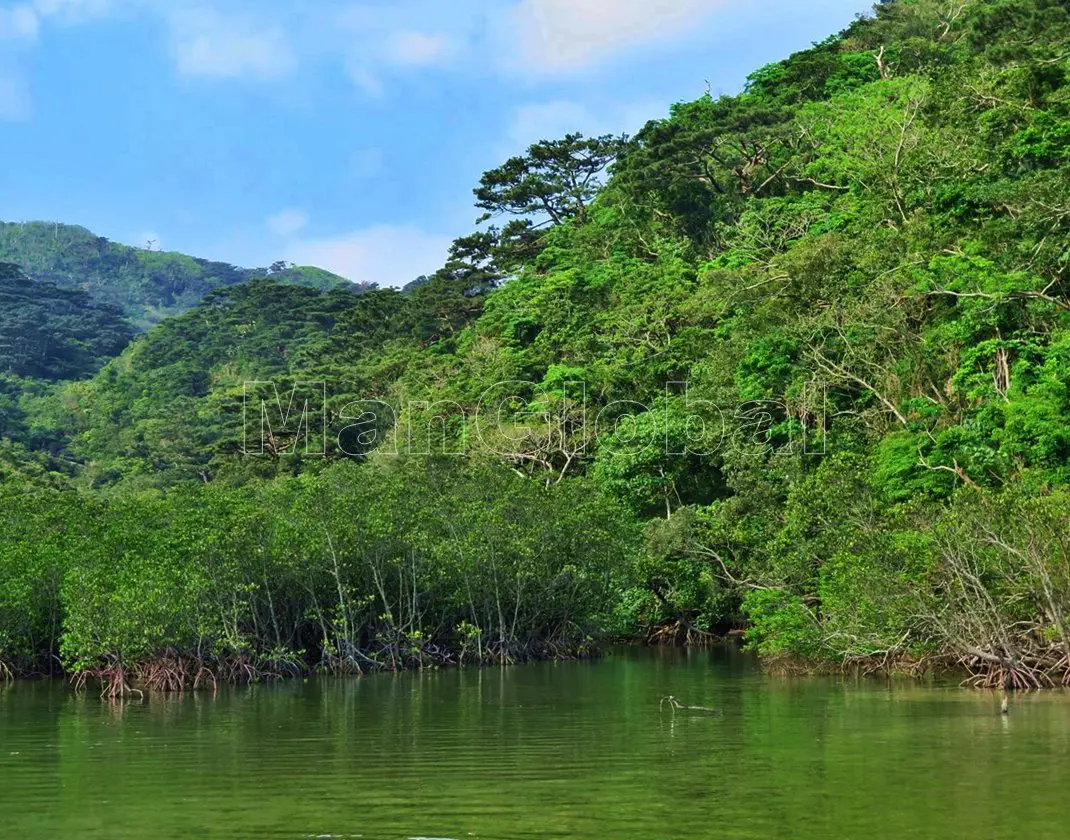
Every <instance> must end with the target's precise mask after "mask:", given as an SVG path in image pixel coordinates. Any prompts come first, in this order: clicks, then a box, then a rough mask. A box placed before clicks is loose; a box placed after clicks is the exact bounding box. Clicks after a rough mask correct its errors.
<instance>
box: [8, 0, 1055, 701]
mask: <svg viewBox="0 0 1070 840" xmlns="http://www.w3.org/2000/svg"><path fill="white" fill-rule="evenodd" d="M474 192H475V198H476V204H477V206H478V207H479V208H480V209H481V210H483V211H486V213H487V216H486V217H485V218H484V219H482V220H481V222H480V224H482V222H486V221H491V222H493V224H491V225H490V226H485V225H484V226H482V227H480V228H479V229H478V231H477V232H475V233H473V234H471V235H469V236H465V237H462V238H460V239H458V240H456V241H455V242H454V244H453V247H452V248H451V250H450V253H449V259H448V261H447V263H446V264H445V265H444V266H443V267H442V268H441V269H440V270H438V271H437V272H435V273H434V274H433V275H431V276H428V277H421V278H417V279H415V280H414V281H413V283H411V284H410V285H409V286H407V287H406V288H405V289H403V290H392V289H390V290H388V289H376V288H372V287H362V288H338V282H337V278H332V277H323V276H321V275H320V274H317V273H316V272H315V271H314V270H312V269H300V270H298V269H293V268H292V267H289V268H288V267H287V266H286V265H285V264H279V265H277V266H275V267H273V269H272V270H270V271H265V272H256V273H254V274H242V273H241V272H237V270H236V269H235V270H232V271H231V270H225V269H226V267H225V266H220V265H218V264H202V263H203V261H202V262H196V261H193V262H190V261H188V260H186V259H182V258H180V255H178V256H176V255H166V257H165V256H161V255H157V254H148V255H140V256H139V255H137V254H133V253H130V252H129V251H128V250H122V249H119V250H116V249H114V248H104V245H106V244H107V243H106V241H105V240H96V239H94V238H93V237H91V236H89V235H88V233H87V232H84V231H83V232H82V233H81V234H80V236H79V238H78V239H77V242H79V243H81V244H80V245H79V246H78V248H73V247H72V248H70V249H68V250H67V252H65V253H64V254H63V255H62V257H63V258H62V259H60V258H59V257H58V256H57V255H56V254H55V253H53V252H50V251H49V250H48V249H49V248H53V247H57V246H56V245H55V244H54V243H55V242H57V241H67V239H65V238H64V237H60V236H59V232H60V229H59V227H58V226H56V227H55V228H54V229H52V235H51V236H47V235H45V233H47V231H44V230H43V229H42V230H38V229H36V228H30V229H23V228H22V227H20V226H17V225H13V226H12V225H9V226H5V227H4V229H3V231H0V233H3V236H2V237H0V308H2V311H0V315H2V317H0V371H2V372H0V663H2V664H0V676H2V677H8V676H14V675H16V674H32V673H57V674H58V673H61V672H62V673H65V674H67V675H69V676H72V677H73V679H74V680H75V682H76V683H81V684H83V685H84V684H86V683H87V682H88V681H91V680H96V681H102V682H103V688H104V693H105V694H106V695H114V696H121V695H122V694H124V693H125V692H127V691H128V690H132V689H136V690H144V689H145V688H146V687H147V688H149V689H150V690H153V689H158V690H175V689H178V688H187V687H198V688H204V687H207V686H210V685H213V684H215V683H217V682H219V681H248V680H252V679H257V678H260V679H263V678H273V677H275V676H279V677H287V676H297V675H298V674H300V673H307V672H309V671H316V670H317V669H321V670H323V671H325V672H328V673H343V674H344V673H352V674H361V673H368V672H371V671H374V670H383V669H385V670H391V669H400V668H407V667H420V666H421V665H424V666H428V665H432V664H433V665H449V664H453V663H456V664H458V665H461V664H463V665H469V664H471V665H475V664H484V663H486V664H497V663H512V662H522V661H525V660H529V659H536V658H555V657H569V656H588V655H593V654H595V653H596V652H597V649H598V646H599V644H600V643H601V641H602V640H605V639H611V638H625V639H645V640H647V641H650V642H656V643H664V644H680V643H689V644H692V645H702V644H708V643H711V642H712V641H713V640H714V639H715V638H720V637H724V636H727V635H729V634H730V633H735V634H737V635H738V634H740V633H742V635H743V642H744V644H745V646H746V647H747V648H748V649H749V650H752V651H755V652H756V653H757V655H758V656H760V657H761V658H762V659H763V660H764V661H765V662H766V663H768V665H769V667H772V668H776V669H781V670H785V671H789V672H790V671H795V670H799V669H809V670H818V671H821V670H824V671H831V672H837V671H839V672H842V671H843V670H844V669H847V670H849V671H852V672H855V671H857V672H859V673H863V674H864V673H878V672H894V673H906V674H919V673H922V672H926V671H928V672H932V671H943V670H947V671H958V672H960V673H962V674H963V676H964V679H965V682H966V683H967V684H969V685H976V686H978V687H986V688H991V687H1000V688H1003V689H1004V690H1011V689H1017V690H1027V689H1028V690H1032V689H1038V688H1048V687H1054V686H1066V685H1070V250H1068V248H1067V243H1068V242H1070V8H1068V7H1067V4H1066V3H1065V2H1063V0H985V2H981V1H980V0H952V2H948V0H888V2H881V3H878V4H877V5H876V7H875V8H874V10H873V13H872V14H870V15H867V16H864V17H861V18H859V19H857V20H855V21H854V22H853V23H851V24H850V26H848V27H847V28H846V29H845V30H844V31H843V32H841V33H840V34H838V35H835V36H833V37H830V38H829V39H827V40H825V41H822V42H820V43H818V44H814V45H813V46H812V47H811V48H810V49H807V50H804V51H802V52H799V53H796V54H795V55H792V56H790V57H788V58H786V59H785V60H783V61H781V62H777V63H775V64H771V65H769V66H767V67H763V68H760V69H758V70H757V71H756V72H755V73H753V74H752V75H751V76H750V78H749V80H748V83H747V85H746V87H745V89H744V90H743V91H742V92H741V93H740V94H739V95H737V96H731V97H728V96H726V97H720V98H714V97H712V96H710V95H706V96H703V97H701V98H699V99H697V100H695V101H691V102H682V103H678V104H676V105H673V106H672V108H671V109H670V112H669V114H668V116H666V117H665V118H662V119H655V120H652V121H651V122H650V123H648V124H647V125H646V126H645V127H644V128H643V129H642V130H641V131H640V132H639V133H638V134H637V135H636V136H635V137H633V138H619V137H597V138H585V137H583V136H581V135H578V134H570V135H568V136H566V137H564V138H561V139H558V140H546V141H543V142H540V143H537V144H535V145H533V146H532V147H531V148H530V149H528V150H527V152H526V153H524V154H522V155H520V156H518V157H516V158H513V159H511V160H509V161H507V162H506V163H505V164H503V165H502V166H500V167H498V168H496V169H494V170H491V171H489V172H487V173H485V174H484V176H483V178H482V180H481V182H480V184H479V185H478V187H477V188H476V189H475V191H474ZM35 231H36V232H35ZM31 234H32V235H31ZM65 236H66V234H65ZM68 239H69V237H68ZM94 243H95V244H94ZM101 243H104V245H102V244H101ZM101 248H104V251H101V250H100V249H101ZM5 249H6V250H5ZM94 249H96V250H94ZM101 254H104V255H105V256H107V255H108V254H110V255H111V256H110V257H109V259H108V260H103V258H102V256H101ZM8 262H11V263H13V262H20V263H21V267H20V266H15V265H8V264H5V263H8ZM108 266H122V267H123V271H122V274H121V276H116V277H112V276H111V274H109V273H108V271H105V269H107V267H108ZM164 268H166V271H164ZM34 272H37V273H38V274H37V275H34ZM102 272H103V273H102ZM183 272H186V274H183ZM190 272H192V273H190ZM236 272H237V273H236ZM81 274H85V275H86V277H88V278H90V279H91V280H92V282H89V280H86V281H85V282H80V281H79V277H80V275H81ZM105 275H107V276H105ZM184 277H185V280H184V279H183V278H184ZM246 279H247V280H248V282H240V281H243V280H246ZM52 281H55V283H53V284H52V285H47V286H46V285H43V284H44V283H46V282H49V283H52ZM61 281H62V283H66V284H68V286H70V288H66V287H64V288H61V287H60V285H57V284H59V283H60V282H61ZM113 281H114V282H113ZM116 284H118V287H117V286H116ZM82 286H86V289H84V290H83V289H82V288H81V287H82ZM139 289H142V290H143V289H149V290H150V291H151V295H149V296H148V297H147V298H145V299H144V300H142V299H141V298H142V297H145V294H147V292H146V293H145V294H142V293H141V292H139ZM101 290H104V291H106V292H107V294H106V295H105V294H103V292H102V291H101ZM94 293H97V294H98V297H97V298H94V297H93V295H94ZM42 295H44V297H43V298H42V297H41V296H42ZM139 295H140V297H139ZM41 300H45V302H46V303H47V305H46V306H43V307H42V305H41ZM164 315H167V316H169V317H164ZM157 316H159V317H157ZM124 317H125V318H127V319H128V320H129V319H130V318H134V320H135V322H133V323H127V322H124V321H123V318H124ZM156 321H159V323H156ZM150 323H153V324H155V326H152V328H151V329H149V330H148V331H146V332H143V333H141V334H138V335H137V336H136V337H134V338H133V339H132V340H131V336H133V335H134V333H135V332H136V330H135V327H138V328H143V327H145V326H147V325H148V324H150ZM42 324H44V325H45V327H46V329H45V328H43V327H42ZM43 329H44V333H43V332H42V330H43ZM94 337H95V338H94ZM122 348H125V349H122ZM249 383H254V384H255V385H257V386H263V387H262V389H261V391H258V392H257V398H258V399H259V398H262V399H263V402H262V403H260V404H259V407H258V406H256V405H254V406H253V408H254V411H253V415H252V416H253V417H254V419H253V420H252V421H250V420H249V419H248V416H247V414H246V409H248V407H249V405H248V402H247V401H248V388H247V385H248V384H249ZM308 383H328V384H329V386H330V387H328V388H321V389H319V393H320V394H321V395H323V399H322V400H321V402H323V405H322V406H319V405H318V404H315V405H316V406H318V407H317V409H316V410H317V411H318V410H320V409H322V416H320V415H319V414H317V415H316V416H313V413H314V412H312V410H311V409H309V410H306V411H304V412H302V411H300V410H297V409H295V408H294V407H295V406H297V407H300V406H301V405H302V404H305V407H306V409H307V408H308V406H309V405H310V404H311V403H308V402H306V401H307V400H311V397H310V396H309V395H308V393H307V388H308ZM502 383H506V384H507V385H508V386H509V388H508V389H506V391H504V392H501V394H500V397H498V398H496V400H495V402H496V405H495V411H496V418H495V419H496V421H497V422H495V423H494V424H493V428H492V429H488V430H485V431H486V435H485V436H484V437H483V439H482V441H481V442H482V443H483V444H485V445H484V446H481V447H475V446H473V445H472V443H473V435H474V434H475V433H476V432H475V431H474V427H473V425H472V423H471V422H470V421H471V420H472V419H473V418H474V417H478V414H479V407H480V406H481V405H485V404H486V402H487V398H486V395H487V394H488V393H490V392H493V389H495V388H496V387H498V386H500V385H501V384H502ZM667 385H669V386H670V387H668V388H667V387H666V386H667ZM302 389H305V390H302ZM271 393H273V394H274V395H275V396H274V397H273V398H271V397H269V396H268V395H269V394H271ZM494 393H498V392H494ZM280 395H281V396H280ZM287 395H289V396H288V397H287ZM287 398H288V399H289V402H288V403H287ZM272 399H274V404H273V403H272ZM287 405H288V406H289V408H287ZM392 406H393V407H403V408H397V409H396V411H395V409H393V408H391V407H392ZM717 407H723V408H725V409H726V410H725V411H721V410H720V409H719V408H717ZM729 408H730V410H728V409H729ZM276 409H277V410H276ZM399 415H403V416H399ZM588 417H592V418H594V417H597V418H598V420H599V422H597V423H594V424H588V423H585V422H583V421H584V420H585V419H586V418H588ZM321 421H322V425H323V428H324V429H328V428H329V429H330V430H331V433H332V434H335V433H337V443H338V446H337V447H334V446H332V447H330V448H329V449H327V450H325V451H322V452H321V451H319V449H320V447H319V446H312V445H311V444H318V443H321V442H322V441H315V440H311V438H314V437H316V436H315V435H313V434H312V433H311V430H312V429H316V430H318V429H319V426H320V423H321ZM402 430H405V431H402ZM250 436H251V437H250ZM725 441H730V442H731V445H729V446H725V445H724V442H725ZM800 442H802V443H803V445H802V446H800V445H799V444H800ZM401 451H405V452H408V453H410V454H408V455H406V456H400V455H398V454H397V453H399V452H401ZM418 453H424V454H418ZM428 453H430V454H428Z"/></svg>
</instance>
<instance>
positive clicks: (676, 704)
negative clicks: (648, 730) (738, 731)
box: [658, 694, 723, 715]
mask: <svg viewBox="0 0 1070 840" xmlns="http://www.w3.org/2000/svg"><path fill="white" fill-rule="evenodd" d="M666 703H668V704H669V708H670V709H672V710H673V712H675V711H676V710H677V709H682V710H686V711H689V712H711V713H712V714H715V715H719V714H723V711H722V710H721V709H711V708H710V707H709V706H686V705H684V704H683V703H681V702H680V701H679V700H677V699H676V698H675V697H673V696H672V695H671V694H670V695H669V696H668V697H662V698H661V702H660V703H659V704H658V709H659V711H664V710H665V704H666Z"/></svg>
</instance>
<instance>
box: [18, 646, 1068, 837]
mask: <svg viewBox="0 0 1070 840" xmlns="http://www.w3.org/2000/svg"><path fill="white" fill-rule="evenodd" d="M668 694H672V695H675V696H676V697H678V698H680V700H681V701H682V702H683V703H685V704H690V705H702V706H710V707H717V708H719V709H720V710H721V712H720V713H719V714H711V713H708V712H691V711H684V710H680V711H675V712H674V711H672V710H670V709H668V708H664V709H659V700H660V698H661V697H663V696H664V695H668ZM1068 826H1070V696H1067V695H1066V694H1059V693H1048V694H1040V695H1034V696H1031V697H1026V698H1020V699H1016V700H1015V701H1014V703H1013V705H1012V708H1011V713H1010V714H1009V715H1007V716H1006V717H1004V716H1002V715H1000V714H999V701H998V699H997V698H996V697H994V696H993V695H991V694H983V693H977V692H971V691H966V690H960V689H958V688H957V687H955V686H953V685H945V686H933V685H917V684H911V683H906V682H895V681H893V682H891V683H889V682H885V681H854V680H837V679H787V678H777V677H773V676H769V675H767V674H764V673H763V672H762V671H761V670H760V669H759V668H758V667H757V665H756V664H755V663H754V662H753V660H751V659H750V658H749V657H747V656H745V655H743V654H740V653H738V652H736V651H732V650H715V651H709V652H699V651H690V652H688V651H642V650H624V651H620V652H615V653H614V654H612V655H610V656H608V657H606V658H605V659H603V660H600V661H597V662H593V663H546V664H540V665H533V666H524V667H516V668H509V669H486V670H466V671H456V670H448V671H432V672H424V673H410V674H401V675H397V676H394V675H383V676H375V677H369V678H365V679H363V680H334V679H309V680H307V681H296V682H292V683H288V684H281V685H272V686H253V687H250V688H230V689H227V690H221V691H220V692H219V693H218V694H217V695H215V696H213V695H211V694H210V693H209V694H203V693H201V694H187V695H184V696H175V697H162V698H158V697H153V698H150V699H148V700H146V701H145V702H142V703H138V702H128V703H125V704H122V705H115V704H108V703H106V702H102V701H101V700H99V699H98V698H97V696H96V694H95V693H92V692H91V693H89V694H88V695H81V696H78V695H74V694H72V693H71V692H70V691H69V690H68V689H67V688H66V687H65V686H64V685H61V684H54V683H52V684H50V683H47V682H46V683H19V684H15V685H13V686H8V687H7V688H5V689H0V827H2V828H3V832H4V836H7V837H12V838H17V840H31V839H32V838H56V837H67V838H82V837H91V838H92V837H101V838H138V840H143V838H294V840H297V839H298V838H313V837H320V838H326V837H333V838H352V837H361V838H365V840H403V839H404V838H417V837H420V838H455V840H463V839H464V838H484V839H485V840H494V839H495V838H498V839H500V840H508V839H509V838H518V839H519V838H583V839H584V840H586V838H600V839H603V838H604V839H605V840H633V838H634V840H702V838H739V840H744V838H745V839H746V840H751V838H763V840H764V838H780V837H784V838H787V837H792V838H815V840H816V839H817V838H820V839H821V840H829V838H859V840H862V839H863V838H865V840H870V838H895V840H902V838H907V837H909V838H927V837H931V838H947V837H974V838H1004V837H1005V838H1012V837H1013V838H1016V839H1017V838H1022V837H1029V838H1032V840H1036V839H1037V838H1049V837H1050V838H1064V837H1066V836H1067V832H1068V831H1070V828H1068Z"/></svg>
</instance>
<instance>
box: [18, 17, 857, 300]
mask: <svg viewBox="0 0 1070 840" xmlns="http://www.w3.org/2000/svg"><path fill="white" fill-rule="evenodd" d="M870 5H871V0H869V2H863V0H287V1H286V2H283V0H0V219H3V220H4V221H30V220H48V221H59V222H65V223H69V224H79V225H83V226H85V227H87V228H89V229H90V230H92V231H94V232H95V233H97V234H99V235H101V236H106V237H108V238H109V239H113V240H116V241H119V242H124V243H127V244H132V245H138V246H141V247H152V248H154V249H163V250H176V251H182V252H184V253H188V254H193V255H195V256H202V257H208V258H211V259H217V260H222V261H226V262H231V263H235V264H238V265H244V266H249V267H255V266H265V265H269V264H271V263H273V262H275V261H276V260H287V261H290V262H295V263H298V264H300V265H317V266H320V267H322V268H326V269H329V270H331V271H334V272H336V273H339V274H341V275H343V276H346V277H349V278H350V279H352V280H358V281H367V282H376V283H379V285H381V286H400V285H404V284H405V283H407V282H409V281H410V280H412V279H413V278H415V277H417V276H419V275H421V274H428V273H430V272H432V271H434V270H435V269H437V268H438V267H439V266H440V265H441V264H442V262H443V259H444V256H445V252H446V249H447V247H448V245H449V243H450V242H451V241H452V240H453V239H454V238H456V237H458V236H462V235H465V234H467V233H470V232H471V231H473V230H474V229H475V220H476V218H477V217H478V216H479V215H480V213H479V211H477V210H476V209H474V207H473V200H474V199H473V196H472V188H473V187H474V186H475V185H476V184H477V183H478V182H479V178H480V175H481V173H483V172H484V171H486V170H488V169H491V168H493V167H495V166H497V165H498V164H500V163H502V162H504V161H505V160H506V159H507V158H509V157H511V156H513V155H516V154H521V153H522V152H523V151H524V150H525V149H526V147H527V146H528V145H530V144H531V143H534V142H536V141H538V140H542V139H554V138H557V137H560V136H563V135H564V134H566V133H568V132H570V131H580V132H583V133H585V134H603V133H629V134H631V133H634V132H635V131H637V130H638V129H639V128H641V127H642V126H643V124H645V123H646V121H647V120H649V119H656V118H659V117H663V116H665V115H666V114H667V113H668V109H669V106H670V105H671V104H672V103H673V102H678V101H685V100H691V99H696V98H698V97H699V96H701V95H702V94H703V92H704V91H705V90H706V89H707V85H709V88H710V90H711V91H712V93H714V94H715V95H717V94H721V93H726V94H733V93H737V92H738V91H739V89H740V88H741V86H742V85H743V83H744V82H745V80H746V77H747V75H748V74H749V73H750V72H752V71H753V70H755V69H757V68H759V67H761V66H763V65H765V64H767V63H769V62H771V61H776V60H778V59H781V58H785V57H786V56H788V55H789V54H790V53H792V52H795V51H797V50H800V49H805V48H806V47H808V46H809V45H810V44H811V43H813V42H815V41H819V40H822V39H823V38H825V37H826V36H828V35H830V34H833V33H834V32H838V31H840V30H841V29H843V28H844V27H845V26H847V25H848V24H849V23H850V22H851V20H852V19H853V18H854V17H855V16H856V15H857V14H859V13H863V12H865V11H867V10H868V8H869V6H870Z"/></svg>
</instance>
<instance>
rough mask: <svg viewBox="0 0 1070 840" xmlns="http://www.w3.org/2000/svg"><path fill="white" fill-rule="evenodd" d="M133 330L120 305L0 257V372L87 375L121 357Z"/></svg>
mask: <svg viewBox="0 0 1070 840" xmlns="http://www.w3.org/2000/svg"><path fill="white" fill-rule="evenodd" d="M133 335H134V331H133V330H132V329H131V328H130V327H129V325H128V324H127V323H126V321H125V320H124V319H123V316H122V314H121V313H120V312H119V310H117V309H115V308H114V307H112V306H107V305H104V304H94V303H93V302H92V301H91V300H90V297H89V295H87V294H86V293H85V292H81V291H65V290H63V289H60V288H57V287H56V286H53V285H52V284H50V283H35V282H33V281H32V280H29V279H27V278H26V277H25V276H24V275H23V274H22V272H21V271H20V270H19V268H18V267H17V266H14V265H10V264H8V263H2V262H0V372H3V373H7V374H10V375H13V376H21V377H26V378H28V379H47V380H58V379H82V378H84V377H87V376H91V375H92V374H94V373H96V372H97V371H98V370H99V369H100V368H101V366H102V365H103V364H104V362H106V361H107V360H108V359H111V358H113V357H115V356H118V355H119V353H120V352H122V350H123V348H124V347H126V345H127V344H129V343H130V340H131V338H133Z"/></svg>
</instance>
